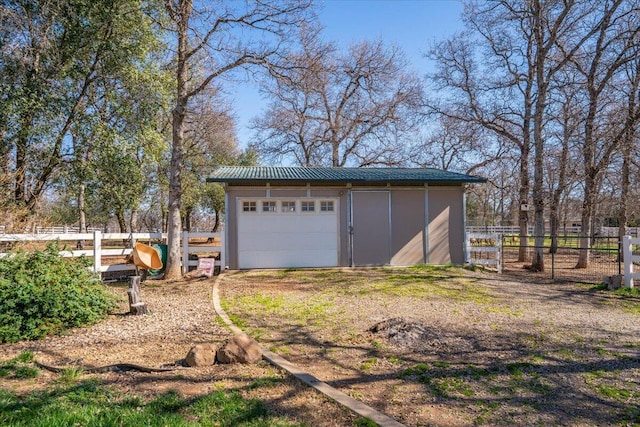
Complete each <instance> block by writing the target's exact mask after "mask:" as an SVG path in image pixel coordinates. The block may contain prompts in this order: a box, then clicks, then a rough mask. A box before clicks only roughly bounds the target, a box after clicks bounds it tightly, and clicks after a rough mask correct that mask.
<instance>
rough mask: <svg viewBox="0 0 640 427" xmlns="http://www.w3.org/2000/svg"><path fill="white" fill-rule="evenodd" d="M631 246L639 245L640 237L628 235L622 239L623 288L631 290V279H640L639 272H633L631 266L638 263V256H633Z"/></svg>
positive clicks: (639, 258) (639, 257) (639, 260)
mask: <svg viewBox="0 0 640 427" xmlns="http://www.w3.org/2000/svg"><path fill="white" fill-rule="evenodd" d="M633 245H640V237H631V236H629V235H627V236H624V237H623V238H622V254H623V257H624V287H625V288H629V289H630V288H633V279H640V271H639V272H634V271H633V264H634V263H635V262H640V255H634V254H633Z"/></svg>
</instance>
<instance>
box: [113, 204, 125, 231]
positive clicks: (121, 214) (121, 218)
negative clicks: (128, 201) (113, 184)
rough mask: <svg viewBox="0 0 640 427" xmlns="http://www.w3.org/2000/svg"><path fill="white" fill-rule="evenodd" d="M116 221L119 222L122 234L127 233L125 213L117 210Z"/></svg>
mask: <svg viewBox="0 0 640 427" xmlns="http://www.w3.org/2000/svg"><path fill="white" fill-rule="evenodd" d="M116 219H117V220H118V227H120V233H126V232H127V221H126V220H125V218H124V212H122V211H121V210H120V209H118V210H116Z"/></svg>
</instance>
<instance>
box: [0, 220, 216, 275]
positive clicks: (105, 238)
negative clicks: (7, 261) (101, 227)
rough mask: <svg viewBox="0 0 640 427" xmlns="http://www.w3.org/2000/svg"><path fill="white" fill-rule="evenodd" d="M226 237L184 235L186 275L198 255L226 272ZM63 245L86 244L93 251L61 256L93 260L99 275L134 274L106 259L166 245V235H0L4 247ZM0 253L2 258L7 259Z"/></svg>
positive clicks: (130, 266)
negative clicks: (136, 246) (136, 247)
mask: <svg viewBox="0 0 640 427" xmlns="http://www.w3.org/2000/svg"><path fill="white" fill-rule="evenodd" d="M223 236H224V233H189V232H186V231H185V232H183V233H182V239H181V245H180V251H181V253H182V271H183V273H187V272H188V271H189V269H190V267H193V266H197V265H198V257H199V255H198V254H201V255H202V254H204V255H206V256H205V258H211V256H210V255H211V254H216V255H218V256H216V261H215V265H216V266H219V267H220V270H223V269H224V268H225V266H226V264H225V262H226V260H225V254H224V241H223V238H224V237H223ZM47 241H49V242H51V241H54V242H55V241H59V242H63V243H64V244H66V245H67V246H74V247H75V246H76V243H77V242H80V241H83V242H85V244H86V246H87V247H89V246H91V249H74V250H69V249H65V250H63V251H61V252H60V255H62V256H65V257H77V256H86V257H90V258H93V271H96V272H100V273H108V272H124V271H134V270H135V266H134V265H133V264H127V263H124V262H120V263H108V264H105V263H104V261H106V258H107V257H112V258H114V257H115V258H117V257H122V258H123V260H124V258H125V257H127V256H128V255H129V254H131V251H132V249H131V248H132V246H133V243H134V242H135V241H142V242H161V243H166V241H167V235H166V233H102V232H101V231H98V230H95V231H94V232H93V233H60V234H0V244H2V245H3V246H6V245H7V244H8V245H14V244H16V243H29V242H47ZM6 255H7V254H6V253H1V252H0V257H2V256H6Z"/></svg>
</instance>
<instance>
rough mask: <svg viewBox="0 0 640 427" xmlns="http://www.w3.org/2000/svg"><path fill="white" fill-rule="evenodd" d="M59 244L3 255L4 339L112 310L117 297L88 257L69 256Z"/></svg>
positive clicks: (0, 313) (27, 336) (0, 335)
mask: <svg viewBox="0 0 640 427" xmlns="http://www.w3.org/2000/svg"><path fill="white" fill-rule="evenodd" d="M59 251H60V249H59V247H58V245H57V244H48V245H47V247H46V249H45V250H38V251H34V252H24V251H18V252H16V253H12V254H10V255H9V256H7V257H5V258H2V259H0V343H4V342H16V341H20V340H34V339H40V338H43V337H45V336H46V335H49V334H55V333H59V332H61V331H63V330H65V329H67V328H72V327H77V326H82V325H88V324H92V323H95V322H97V321H98V320H100V319H102V318H103V317H105V316H106V315H107V313H108V312H109V310H111V309H113V307H114V306H115V299H114V297H113V296H112V295H111V294H109V293H108V291H107V289H106V288H105V287H104V285H102V283H100V279H99V277H98V276H97V275H96V274H95V273H93V272H91V271H90V270H89V269H88V266H89V260H88V259H86V258H63V257H61V256H60V255H58V252H59Z"/></svg>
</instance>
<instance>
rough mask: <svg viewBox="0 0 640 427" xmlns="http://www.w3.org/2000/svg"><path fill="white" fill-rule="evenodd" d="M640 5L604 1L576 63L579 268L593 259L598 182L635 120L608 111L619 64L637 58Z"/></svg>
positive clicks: (585, 265)
mask: <svg viewBox="0 0 640 427" xmlns="http://www.w3.org/2000/svg"><path fill="white" fill-rule="evenodd" d="M639 11H640V9H638V5H637V4H634V2H625V1H624V0H615V1H610V2H604V3H603V4H602V9H601V10H599V11H598V13H599V15H600V17H599V19H598V20H597V26H596V27H595V28H596V29H597V32H595V34H594V37H593V39H592V40H590V43H589V44H588V45H587V46H585V49H584V50H583V51H582V52H581V55H580V56H576V58H575V61H574V65H575V69H576V71H577V72H578V73H579V74H580V75H581V76H582V78H583V81H582V82H581V86H582V87H583V90H584V92H585V97H586V100H587V101H586V102H587V104H586V114H585V116H584V122H583V123H584V135H583V137H584V142H583V145H582V160H583V164H584V197H583V203H582V212H581V230H580V248H581V249H580V255H579V259H578V263H577V265H576V267H577V268H586V267H587V266H588V265H589V254H590V250H589V248H590V246H591V240H590V235H592V234H593V231H594V230H593V217H594V207H595V204H596V200H597V194H598V187H599V186H600V185H601V183H602V179H603V173H604V171H605V170H606V168H607V167H608V165H609V162H610V160H611V156H612V155H613V153H614V152H615V151H616V150H617V149H618V148H619V144H618V143H619V141H620V140H621V136H622V135H624V134H625V133H626V132H627V129H628V127H629V126H630V125H632V123H630V122H628V121H626V120H623V121H622V123H620V120H619V116H617V115H611V114H610V111H611V110H610V105H611V103H612V102H613V96H614V92H613V91H612V89H613V87H614V85H613V83H614V82H615V80H616V78H617V77H618V76H619V72H620V70H621V69H622V68H623V67H624V66H625V65H626V64H628V63H629V62H631V61H633V60H635V59H636V58H637V54H638V52H637V49H635V48H634V47H635V46H636V45H637V39H638V34H640V22H639V21H638V17H639V16H640V15H639Z"/></svg>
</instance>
